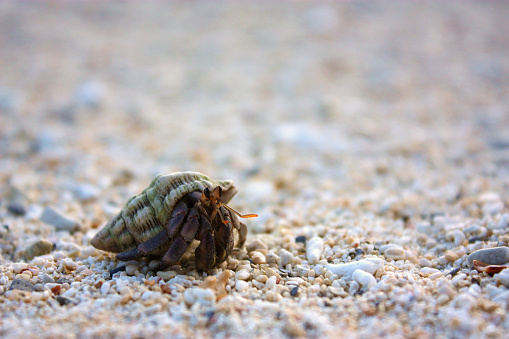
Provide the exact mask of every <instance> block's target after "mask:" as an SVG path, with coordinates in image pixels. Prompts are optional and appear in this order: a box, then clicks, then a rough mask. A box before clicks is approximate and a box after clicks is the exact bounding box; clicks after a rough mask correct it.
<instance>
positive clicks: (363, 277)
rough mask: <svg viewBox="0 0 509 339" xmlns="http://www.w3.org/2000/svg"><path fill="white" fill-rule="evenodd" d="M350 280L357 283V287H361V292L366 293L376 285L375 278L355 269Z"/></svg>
mask: <svg viewBox="0 0 509 339" xmlns="http://www.w3.org/2000/svg"><path fill="white" fill-rule="evenodd" d="M352 279H353V280H355V281H357V282H358V283H359V285H360V286H361V287H362V289H361V291H362V292H365V291H368V290H370V289H371V288H372V287H374V286H375V285H376V279H375V277H374V276H373V275H372V274H370V273H368V272H366V271H363V270H361V269H357V270H355V271H354V272H353V274H352Z"/></svg>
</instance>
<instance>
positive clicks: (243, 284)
mask: <svg viewBox="0 0 509 339" xmlns="http://www.w3.org/2000/svg"><path fill="white" fill-rule="evenodd" d="M248 287H249V283H248V282H246V281H243V280H237V282H236V283H235V289H236V290H237V291H238V292H242V291H245V290H246V289H248Z"/></svg>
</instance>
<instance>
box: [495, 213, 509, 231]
mask: <svg viewBox="0 0 509 339" xmlns="http://www.w3.org/2000/svg"><path fill="white" fill-rule="evenodd" d="M507 226H509V214H507V213H504V214H503V215H502V216H501V217H500V220H499V221H498V224H497V228H498V229H506V228H507Z"/></svg>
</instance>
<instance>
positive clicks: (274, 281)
mask: <svg viewBox="0 0 509 339" xmlns="http://www.w3.org/2000/svg"><path fill="white" fill-rule="evenodd" d="M276 284H277V278H276V277H275V276H272V277H270V278H269V279H267V281H266V282H265V287H267V288H268V289H269V290H271V289H273V288H274V287H276Z"/></svg>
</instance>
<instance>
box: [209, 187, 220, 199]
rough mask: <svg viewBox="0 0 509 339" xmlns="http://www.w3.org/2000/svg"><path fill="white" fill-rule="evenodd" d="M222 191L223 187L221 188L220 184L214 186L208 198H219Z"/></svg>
mask: <svg viewBox="0 0 509 339" xmlns="http://www.w3.org/2000/svg"><path fill="white" fill-rule="evenodd" d="M222 192H223V189H222V188H221V186H217V187H216V188H214V190H213V191H212V194H211V196H210V199H212V200H214V201H215V200H219V198H221V193H222Z"/></svg>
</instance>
